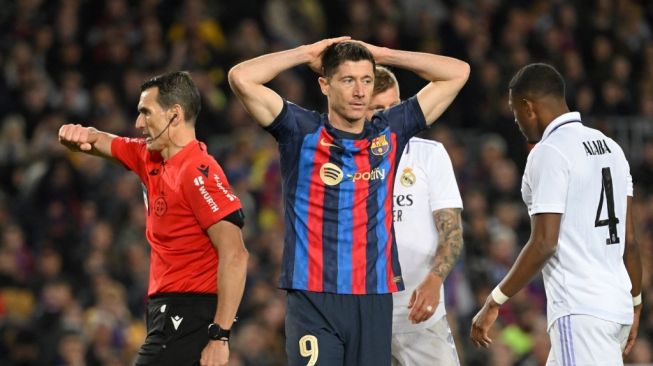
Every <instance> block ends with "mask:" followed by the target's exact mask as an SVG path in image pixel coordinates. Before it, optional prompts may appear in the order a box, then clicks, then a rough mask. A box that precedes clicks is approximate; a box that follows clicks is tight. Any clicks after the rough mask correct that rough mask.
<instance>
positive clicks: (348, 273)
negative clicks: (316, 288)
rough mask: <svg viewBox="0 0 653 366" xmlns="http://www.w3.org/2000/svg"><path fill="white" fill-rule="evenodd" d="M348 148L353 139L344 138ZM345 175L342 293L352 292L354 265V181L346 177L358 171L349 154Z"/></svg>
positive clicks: (340, 229)
mask: <svg viewBox="0 0 653 366" xmlns="http://www.w3.org/2000/svg"><path fill="white" fill-rule="evenodd" d="M343 144H344V145H345V146H347V148H348V149H351V148H353V144H352V143H351V141H347V140H343ZM341 159H342V165H341V166H342V167H343V173H344V174H343V176H344V177H345V178H344V179H343V180H342V182H341V183H340V184H339V188H340V197H339V202H338V203H339V205H340V207H341V208H343V209H341V210H339V213H338V214H339V217H338V291H339V292H340V293H352V278H353V277H352V267H353V264H354V263H353V262H354V261H353V253H352V248H353V242H354V240H353V232H352V230H353V222H354V212H353V209H354V207H355V205H354V195H353V192H354V182H353V181H351V180H350V179H347V178H346V177H349V176H350V175H353V174H354V173H356V170H355V169H353V167H354V166H355V165H354V159H353V157H352V156H351V155H349V154H343V155H342V156H341Z"/></svg>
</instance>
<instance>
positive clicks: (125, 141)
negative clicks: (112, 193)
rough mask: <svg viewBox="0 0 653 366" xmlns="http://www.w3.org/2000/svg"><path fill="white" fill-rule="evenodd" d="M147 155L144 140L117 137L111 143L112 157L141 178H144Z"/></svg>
mask: <svg viewBox="0 0 653 366" xmlns="http://www.w3.org/2000/svg"><path fill="white" fill-rule="evenodd" d="M146 153H147V147H146V145H145V140H144V139H135V138H129V137H116V138H114V139H113V140H112V141H111V155H112V156H113V157H114V158H115V159H116V160H118V161H119V162H120V163H122V165H124V166H125V167H126V168H127V169H129V170H131V171H133V172H134V173H136V174H138V175H139V176H140V177H143V176H144V171H145V155H146Z"/></svg>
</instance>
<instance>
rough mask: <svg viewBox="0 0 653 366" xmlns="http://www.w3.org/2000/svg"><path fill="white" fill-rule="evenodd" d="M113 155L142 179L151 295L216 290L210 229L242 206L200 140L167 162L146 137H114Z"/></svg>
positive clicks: (213, 251) (213, 291) (215, 260)
mask: <svg viewBox="0 0 653 366" xmlns="http://www.w3.org/2000/svg"><path fill="white" fill-rule="evenodd" d="M111 153H112V155H113V156H114V158H116V159H117V160H118V161H120V162H121V163H122V164H123V165H125V167H127V168H128V169H129V170H132V171H133V172H135V173H136V174H138V176H139V177H140V178H141V182H142V184H143V197H144V201H145V208H146V229H145V236H146V238H147V241H148V242H149V244H150V246H151V248H152V251H151V253H150V283H149V289H148V295H150V296H151V295H154V294H159V293H170V292H192V293H212V294H214V293H216V291H217V282H216V274H217V267H216V265H217V263H218V253H216V251H215V248H214V247H213V244H212V243H211V240H210V238H209V236H208V235H207V233H206V229H208V228H209V227H210V226H211V225H213V224H215V223H217V222H218V221H220V220H222V219H223V218H224V217H226V216H228V215H229V214H231V213H233V212H235V211H237V210H238V209H240V208H241V205H240V200H239V199H238V197H236V196H235V195H234V194H233V193H232V192H231V188H230V187H229V183H228V182H227V179H226V178H225V175H224V172H223V171H222V168H221V167H220V165H219V164H218V163H217V162H216V161H215V159H214V158H213V157H212V156H211V155H209V154H208V152H207V151H206V145H204V143H202V142H199V141H192V142H190V143H188V145H186V146H185V147H184V148H183V149H182V150H181V151H179V152H178V153H177V154H175V155H174V156H172V157H171V158H170V159H168V160H167V161H163V158H162V157H161V154H160V153H159V152H156V151H154V152H151V151H148V150H147V148H146V143H145V139H136V138H123V137H117V138H114V139H113V141H112V144H111Z"/></svg>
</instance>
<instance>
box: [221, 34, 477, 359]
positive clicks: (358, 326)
mask: <svg viewBox="0 0 653 366" xmlns="http://www.w3.org/2000/svg"><path fill="white" fill-rule="evenodd" d="M376 63H380V64H386V65H391V66H395V67H399V68H404V69H407V70H409V71H412V72H415V73H416V74H417V75H419V76H421V77H422V78H423V79H425V80H426V86H424V87H423V88H422V89H421V90H420V91H419V92H418V93H417V94H416V95H415V96H413V97H411V98H409V99H407V100H406V101H405V102H402V103H400V104H399V105H397V106H396V107H394V108H391V109H390V110H389V111H388V112H387V113H380V114H376V115H375V116H374V117H373V118H372V120H371V121H369V122H366V118H365V117H366V114H367V111H368V109H369V105H370V101H371V98H372V95H373V88H374V69H375V66H376ZM302 64H305V65H308V66H309V67H310V68H311V69H313V70H314V71H316V72H318V73H319V74H320V76H319V78H318V83H319V87H320V90H321V91H322V94H324V95H325V96H326V98H327V102H328V112H327V113H323V114H320V113H319V112H316V111H311V110H307V109H305V108H302V107H300V106H298V105H296V104H293V103H292V102H291V101H287V100H284V99H283V98H282V97H281V96H280V95H279V94H277V92H276V91H274V90H272V89H270V88H269V87H267V86H266V85H265V84H266V83H268V82H270V81H271V80H272V79H274V78H275V77H276V76H277V75H278V74H279V73H281V72H283V71H285V70H288V69H291V68H293V67H295V66H299V65H302ZM468 75H469V65H467V64H466V63H465V62H463V61H460V60H457V59H453V58H450V57H444V56H439V55H433V54H427V53H420V52H410V51H402V50H395V49H389V48H385V47H377V46H373V45H370V44H366V43H363V42H359V41H352V40H350V39H349V37H338V38H331V39H325V40H322V41H319V42H316V43H313V44H309V45H303V46H299V47H297V48H293V49H290V50H285V51H281V52H275V53H271V54H266V55H263V56H260V57H257V58H254V59H251V60H247V61H245V62H242V63H240V64H238V65H236V66H234V67H233V68H232V69H231V70H230V72H229V83H230V85H231V87H232V89H233V91H234V93H235V94H236V96H237V97H238V98H239V99H240V100H241V102H242V103H243V105H244V106H245V108H246V109H247V111H248V112H249V113H250V115H251V116H252V117H253V118H254V119H255V120H256V121H257V122H258V124H259V125H260V126H262V127H263V128H264V129H265V130H266V131H268V132H269V133H270V134H272V136H273V137H274V138H275V139H276V140H277V142H278V144H279V152H280V159H281V172H282V178H283V181H282V183H283V194H284V206H285V228H286V235H285V245H284V254H283V263H282V270H281V279H280V287H281V288H282V289H285V290H286V291H287V302H288V305H287V316H286V354H287V356H288V364H289V365H291V366H295V365H301V366H305V365H318V366H320V365H329V366H333V365H352V366H353V365H356V366H367V365H369V366H372V365H374V366H377V365H389V364H390V360H391V351H390V347H391V336H392V293H393V292H396V291H400V290H403V286H404V285H403V279H402V276H401V270H400V268H399V262H398V259H397V247H396V242H395V238H394V235H393V230H392V189H393V183H394V179H395V174H396V173H397V165H398V163H399V157H400V156H401V154H402V152H403V150H404V148H405V146H406V144H407V143H408V140H409V139H410V138H411V137H412V136H413V135H415V134H416V133H418V132H419V131H421V130H422V129H424V128H426V127H427V126H428V125H430V124H432V123H433V122H434V121H435V119H436V118H437V117H438V116H440V115H441V114H442V112H443V111H444V110H445V109H446V108H447V107H448V106H449V104H451V102H452V101H453V99H454V98H455V96H456V95H457V94H458V92H459V91H460V89H461V88H462V86H463V85H464V84H465V82H466V81H467V77H468ZM432 306H437V304H433V305H432ZM422 316H423V315H422Z"/></svg>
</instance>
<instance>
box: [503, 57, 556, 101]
mask: <svg viewBox="0 0 653 366" xmlns="http://www.w3.org/2000/svg"><path fill="white" fill-rule="evenodd" d="M508 87H509V89H510V90H512V94H513V95H520V96H526V95H531V96H537V97H539V96H545V95H551V96H554V97H557V98H561V99H564V98H565V81H564V79H563V78H562V75H560V73H559V72H558V70H556V69H555V68H554V67H553V66H551V65H549V64H544V63H534V64H529V65H526V66H524V67H522V68H521V69H520V70H519V71H517V73H516V74H515V76H513V77H512V80H510V85H509V86H508Z"/></svg>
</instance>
